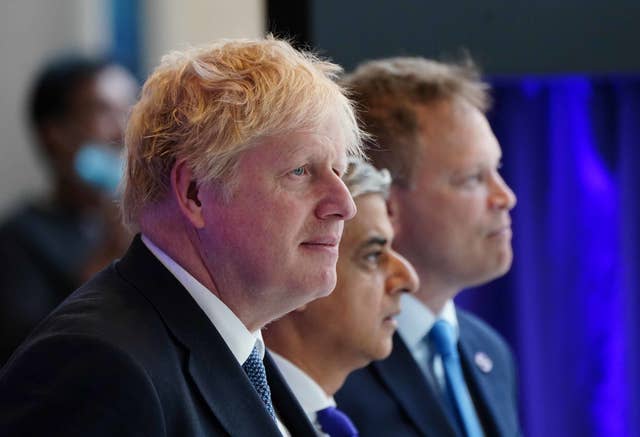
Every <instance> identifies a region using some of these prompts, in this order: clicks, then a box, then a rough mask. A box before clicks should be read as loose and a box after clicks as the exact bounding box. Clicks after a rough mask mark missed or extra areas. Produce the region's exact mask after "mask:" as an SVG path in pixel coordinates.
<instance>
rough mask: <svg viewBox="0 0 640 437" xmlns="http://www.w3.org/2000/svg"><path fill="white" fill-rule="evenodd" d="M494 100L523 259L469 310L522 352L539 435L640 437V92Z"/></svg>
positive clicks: (557, 82) (529, 421)
mask: <svg viewBox="0 0 640 437" xmlns="http://www.w3.org/2000/svg"><path fill="white" fill-rule="evenodd" d="M493 87H494V88H493V90H494V97H495V105H494V108H493V110H492V112H491V114H490V121H491V123H492V126H493V128H494V131H495V133H496V136H497V137H498V139H499V141H500V143H501V145H502V148H503V154H504V159H503V163H504V166H503V174H504V176H505V179H506V180H507V182H508V183H509V184H510V185H511V186H512V188H513V189H514V191H515V192H516V194H517V196H518V204H517V206H516V208H515V209H514V211H513V228H514V238H513V245H514V252H515V258H514V264H513V268H512V270H511V271H510V272H509V274H507V275H506V276H505V277H503V278H501V279H499V280H497V281H495V282H493V283H491V284H488V285H486V286H483V287H479V289H476V290H469V291H466V292H464V293H462V294H461V295H460V296H459V297H458V304H460V305H461V306H463V307H466V308H468V309H470V310H471V311H473V312H475V313H476V314H479V315H480V316H481V317H483V318H484V319H485V320H487V321H488V322H489V323H490V324H492V325H493V326H494V327H496V328H497V329H498V330H499V331H500V332H501V333H503V334H504V336H505V337H506V338H507V340H508V341H509V342H510V344H511V345H512V346H513V349H514V351H515V353H516V357H517V359H518V364H519V377H520V401H521V418H522V422H523V428H524V431H525V434H526V435H528V436H545V437H546V436H578V435H579V436H632V435H640V409H639V407H640V403H639V394H638V393H639V392H640V384H639V382H640V381H639V379H640V378H639V377H638V376H639V375H638V373H639V372H638V369H640V367H638V365H639V363H638V360H639V347H638V341H639V340H640V335H638V331H639V329H638V321H639V320H640V318H639V317H638V313H639V312H640V299H639V298H638V296H637V294H638V292H640V289H639V285H640V284H639V277H638V269H637V268H638V267H640V262H639V261H640V258H639V251H640V249H639V247H640V233H639V232H638V224H639V223H640V210H639V201H638V198H639V195H638V192H637V191H638V190H640V169H637V168H636V165H637V164H638V163H640V149H639V147H638V145H639V143H640V79H638V78H628V77H616V78H595V79H594V78H589V77H584V76H581V77H562V78H557V77H556V78H543V79H540V78H527V79H496V80H494V81H493Z"/></svg>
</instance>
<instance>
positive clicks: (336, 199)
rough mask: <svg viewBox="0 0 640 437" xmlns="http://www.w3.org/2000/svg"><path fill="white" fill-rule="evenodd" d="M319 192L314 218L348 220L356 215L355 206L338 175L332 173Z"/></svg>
mask: <svg viewBox="0 0 640 437" xmlns="http://www.w3.org/2000/svg"><path fill="white" fill-rule="evenodd" d="M319 190H321V194H320V198H321V200H320V202H319V203H318V205H317V207H316V216H317V217H318V218H319V219H328V218H337V219H340V220H349V219H351V218H353V216H354V215H356V204H355V202H354V201H353V198H352V197H351V194H350V193H349V190H348V189H347V186H346V185H345V184H344V182H342V179H340V177H339V176H338V175H336V174H335V173H333V172H332V173H331V175H329V176H328V177H327V182H326V184H323V185H322V187H321V188H319Z"/></svg>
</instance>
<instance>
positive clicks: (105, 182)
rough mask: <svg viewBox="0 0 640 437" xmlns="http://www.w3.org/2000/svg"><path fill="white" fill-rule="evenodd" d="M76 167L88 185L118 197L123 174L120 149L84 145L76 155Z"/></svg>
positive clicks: (102, 145)
mask: <svg viewBox="0 0 640 437" xmlns="http://www.w3.org/2000/svg"><path fill="white" fill-rule="evenodd" d="M74 167H75V170H76V173H77V174H78V176H80V179H82V180H83V181H84V182H85V183H86V184H87V185H89V186H91V187H93V188H96V189H98V190H99V191H102V192H103V193H105V194H108V195H110V196H115V195H116V193H117V190H118V184H119V183H120V180H121V179H122V174H123V161H122V156H121V154H120V153H119V151H118V149H116V148H115V147H111V146H107V145H104V144H98V143H87V144H84V145H83V146H82V147H81V148H80V150H78V153H76V157H75V162H74Z"/></svg>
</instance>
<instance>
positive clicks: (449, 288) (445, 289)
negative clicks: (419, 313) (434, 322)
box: [415, 274, 461, 315]
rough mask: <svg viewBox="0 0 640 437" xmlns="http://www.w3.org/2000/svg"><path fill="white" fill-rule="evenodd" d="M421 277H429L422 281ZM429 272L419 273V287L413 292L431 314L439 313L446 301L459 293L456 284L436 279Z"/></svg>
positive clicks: (459, 289)
mask: <svg viewBox="0 0 640 437" xmlns="http://www.w3.org/2000/svg"><path fill="white" fill-rule="evenodd" d="M422 278H429V279H427V280H426V281H423V280H422ZM435 278H436V277H435V276H433V275H430V274H426V275H420V288H419V289H418V291H417V293H416V294H415V297H416V299H418V300H419V301H420V302H422V303H423V304H424V305H425V306H426V307H427V308H429V309H430V310H431V312H432V313H433V314H436V315H437V314H440V312H441V311H442V309H443V308H444V305H445V304H446V303H447V301H449V300H451V299H453V298H454V297H456V296H457V295H458V293H460V291H461V288H460V287H458V286H454V285H450V284H446V283H445V282H443V281H438V280H437V279H435Z"/></svg>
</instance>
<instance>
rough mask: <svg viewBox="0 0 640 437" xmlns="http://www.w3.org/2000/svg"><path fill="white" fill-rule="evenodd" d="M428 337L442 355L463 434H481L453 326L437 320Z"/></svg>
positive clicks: (471, 436)
mask: <svg viewBox="0 0 640 437" xmlns="http://www.w3.org/2000/svg"><path fill="white" fill-rule="evenodd" d="M429 338H430V339H431V341H432V342H433V343H434V344H435V346H436V350H437V351H438V353H439V354H440V356H441V357H442V365H443V367H444V375H445V380H446V382H447V390H448V391H449V395H450V397H451V399H452V401H453V403H454V405H455V408H456V411H457V414H458V418H459V419H460V421H461V422H462V426H463V428H464V431H465V434H466V435H467V436H468V437H480V436H483V435H484V434H483V432H482V426H481V425H480V420H478V416H477V415H476V411H475V409H474V408H473V402H472V401H471V395H470V394H469V390H468V388H467V384H466V383H465V382H464V376H463V375H462V367H461V366H460V356H459V355H458V349H457V348H456V344H455V343H456V341H455V338H454V333H453V326H451V325H450V324H449V323H447V322H445V321H444V320H438V321H436V323H434V325H433V327H432V328H431V331H429Z"/></svg>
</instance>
